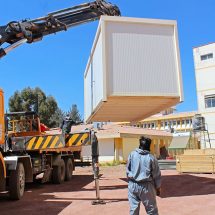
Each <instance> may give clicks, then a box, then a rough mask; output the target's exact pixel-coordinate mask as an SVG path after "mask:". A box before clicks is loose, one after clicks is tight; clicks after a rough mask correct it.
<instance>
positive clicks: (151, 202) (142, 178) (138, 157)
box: [126, 137, 161, 215]
mask: <svg viewBox="0 0 215 215" xmlns="http://www.w3.org/2000/svg"><path fill="white" fill-rule="evenodd" d="M139 142H140V145H139V148H137V149H136V150H134V151H133V152H131V153H130V155H129V157H128V163H127V170H126V173H127V178H128V200H129V204H130V215H138V214H139V210H140V201H141V202H142V203H143V205H144V207H145V210H146V212H147V214H148V215H158V208H157V203H156V195H157V196H159V195H160V191H161V188H160V187H161V172H160V169H159V166H158V161H157V159H156V158H155V157H154V156H153V155H152V154H150V145H151V139H149V138H145V137H141V138H140V140H139Z"/></svg>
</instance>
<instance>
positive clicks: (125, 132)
mask: <svg viewBox="0 0 215 215" xmlns="http://www.w3.org/2000/svg"><path fill="white" fill-rule="evenodd" d="M86 128H88V129H89V128H93V125H80V126H73V128H72V132H77V131H83V130H84V129H86ZM95 130H96V132H97V136H98V138H120V137H134V136H135V137H139V136H141V135H146V136H155V137H172V134H171V133H170V132H167V131H161V130H152V129H145V128H138V127H132V126H124V125H118V124H116V123H112V124H108V125H103V126H102V128H101V129H95Z"/></svg>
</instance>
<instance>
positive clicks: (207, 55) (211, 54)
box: [201, 53, 213, 61]
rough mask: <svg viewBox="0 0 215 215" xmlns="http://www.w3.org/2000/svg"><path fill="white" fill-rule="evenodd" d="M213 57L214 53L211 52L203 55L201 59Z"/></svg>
mask: <svg viewBox="0 0 215 215" xmlns="http://www.w3.org/2000/svg"><path fill="white" fill-rule="evenodd" d="M211 58H213V53H210V54H205V55H201V60H202V61H203V60H208V59H211Z"/></svg>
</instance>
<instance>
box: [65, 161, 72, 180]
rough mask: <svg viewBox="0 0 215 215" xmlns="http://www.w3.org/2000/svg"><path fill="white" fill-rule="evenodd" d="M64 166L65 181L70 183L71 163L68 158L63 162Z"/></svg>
mask: <svg viewBox="0 0 215 215" xmlns="http://www.w3.org/2000/svg"><path fill="white" fill-rule="evenodd" d="M65 164H66V177H65V180H66V181H70V180H71V179H72V174H73V161H72V159H71V158H68V159H66V160H65Z"/></svg>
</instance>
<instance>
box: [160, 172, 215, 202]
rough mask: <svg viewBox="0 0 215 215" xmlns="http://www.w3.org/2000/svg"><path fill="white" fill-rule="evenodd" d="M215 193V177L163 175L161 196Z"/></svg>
mask: <svg viewBox="0 0 215 215" xmlns="http://www.w3.org/2000/svg"><path fill="white" fill-rule="evenodd" d="M208 194H215V179H213V178H206V177H199V176H194V175H188V174H182V175H167V176H162V192H161V198H168V197H180V196H196V195H208Z"/></svg>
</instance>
